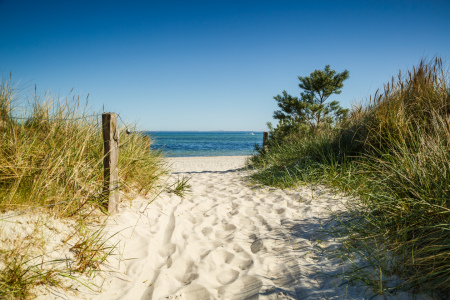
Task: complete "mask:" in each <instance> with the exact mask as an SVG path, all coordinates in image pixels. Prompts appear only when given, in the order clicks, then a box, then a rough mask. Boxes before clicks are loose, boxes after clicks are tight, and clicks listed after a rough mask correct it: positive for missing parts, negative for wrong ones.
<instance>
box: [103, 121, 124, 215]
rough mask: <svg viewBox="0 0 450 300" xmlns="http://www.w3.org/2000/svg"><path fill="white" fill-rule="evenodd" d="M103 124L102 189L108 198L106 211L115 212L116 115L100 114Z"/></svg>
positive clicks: (117, 193)
mask: <svg viewBox="0 0 450 300" xmlns="http://www.w3.org/2000/svg"><path fill="white" fill-rule="evenodd" d="M102 124H103V148H104V150H105V151H104V153H105V157H104V158H103V166H104V177H103V178H104V187H103V191H104V192H105V194H106V196H107V197H108V198H109V202H108V212H109V213H111V214H113V213H115V212H117V207H118V206H119V202H120V194H119V170H118V168H117V165H118V163H119V128H118V126H117V116H116V114H114V113H104V114H103V115H102Z"/></svg>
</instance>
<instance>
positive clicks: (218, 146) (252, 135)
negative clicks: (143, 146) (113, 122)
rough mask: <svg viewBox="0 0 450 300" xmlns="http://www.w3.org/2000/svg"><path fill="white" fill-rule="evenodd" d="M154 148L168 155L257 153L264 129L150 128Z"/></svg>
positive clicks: (148, 133)
mask: <svg viewBox="0 0 450 300" xmlns="http://www.w3.org/2000/svg"><path fill="white" fill-rule="evenodd" d="M145 134H147V135H149V136H150V137H151V138H152V145H151V148H152V149H156V150H163V151H164V152H165V154H166V156H171V157H185V156H232V155H252V154H255V151H254V149H255V144H259V145H260V146H261V145H262V140H263V133H262V132H251V131H214V132H212V131H207V132H197V131H195V132H194V131H192V132H191V131H147V132H145Z"/></svg>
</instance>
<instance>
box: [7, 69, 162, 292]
mask: <svg viewBox="0 0 450 300" xmlns="http://www.w3.org/2000/svg"><path fill="white" fill-rule="evenodd" d="M119 128H120V133H119V136H120V139H119V165H118V169H119V180H120V191H121V193H122V194H123V198H127V197H128V198H133V197H134V196H135V195H136V194H143V195H156V194H157V193H158V192H159V191H160V190H161V189H164V182H162V181H161V180H160V179H161V177H162V176H163V175H164V174H166V173H167V165H166V162H165V161H164V158H163V157H162V153H161V152H158V151H153V150H150V143H151V141H150V138H148V137H146V136H144V135H143V134H141V133H139V132H136V130H135V126H134V125H130V124H123V123H121V125H120V127H119ZM126 129H131V130H129V131H132V132H133V134H127V133H126ZM0 135H1V136H0V140H1V144H0V212H1V213H2V215H1V217H0V219H1V220H0V222H2V223H3V224H1V225H5V224H6V225H8V224H9V223H10V222H15V218H16V217H17V216H19V215H21V214H22V213H23V214H24V215H30V214H31V215H33V214H35V215H36V214H37V215H42V216H46V217H48V218H56V219H60V220H62V221H65V220H66V221H67V222H72V223H73V226H72V227H71V228H72V229H73V231H72V232H71V234H70V238H69V239H68V240H67V241H66V243H68V244H70V245H71V246H70V247H71V248H70V253H72V255H71V256H70V258H68V260H64V261H60V260H58V262H57V263H56V262H55V260H53V259H49V258H48V257H47V254H46V253H40V254H36V253H35V252H33V251H32V250H33V249H34V248H35V247H37V246H36V245H40V247H41V248H42V247H43V246H42V245H44V244H46V243H48V242H49V241H48V240H47V239H45V238H43V237H39V238H38V237H37V235H33V234H28V235H25V236H18V237H11V236H8V234H10V233H8V231H7V230H6V229H5V228H7V226H6V225H5V226H1V227H0V274H2V275H1V276H0V298H2V299H28V298H30V297H32V296H33V290H34V289H35V288H36V287H38V286H42V285H45V284H50V285H51V286H58V285H61V286H63V281H64V280H65V279H67V278H71V277H74V274H76V273H80V274H84V275H85V276H90V274H91V273H90V272H92V271H98V270H100V265H101V264H102V262H104V261H105V260H106V259H107V257H108V256H109V255H111V253H112V249H113V248H114V247H113V246H111V245H109V244H108V243H107V242H106V241H107V239H108V237H106V236H104V235H103V234H102V228H103V227H102V226H100V227H98V226H97V227H93V226H90V225H89V223H92V222H91V221H93V220H94V221H95V220H99V219H100V220H104V219H105V218H106V215H107V212H106V210H105V206H107V203H106V202H107V198H106V197H105V195H104V194H103V192H102V190H103V156H104V153H103V138H102V123H101V114H99V113H93V112H91V111H90V109H89V104H88V101H87V99H86V101H80V99H79V97H76V96H69V97H65V98H63V99H62V100H60V99H59V98H58V97H56V96H53V95H51V94H49V93H44V94H43V95H40V94H39V93H38V92H37V91H36V88H35V90H34V92H33V93H32V95H31V96H27V95H25V96H23V89H21V88H18V87H17V86H16V85H14V84H13V83H12V80H11V78H7V79H4V80H3V82H2V83H1V85H0ZM33 224H34V225H33V226H35V227H36V228H35V229H34V230H37V231H39V230H40V229H42V228H41V227H45V226H47V225H45V222H38V223H33ZM30 226H31V225H30ZM4 227H5V228H4ZM11 239H13V240H14V243H10V242H9V241H10V240H11ZM69 240H70V242H69ZM44 248H45V247H44ZM30 249H31V250H30ZM37 261H39V263H37ZM62 266H63V267H62ZM77 280H78V279H77Z"/></svg>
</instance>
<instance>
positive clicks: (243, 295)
mask: <svg viewBox="0 0 450 300" xmlns="http://www.w3.org/2000/svg"><path fill="white" fill-rule="evenodd" d="M261 287H262V281H261V280H260V279H258V278H256V277H253V276H244V277H241V278H239V279H237V280H236V281H234V282H233V283H231V284H229V285H226V286H223V287H221V288H220V289H219V295H220V298H222V299H246V300H251V299H255V300H256V299H259V291H260V289H261Z"/></svg>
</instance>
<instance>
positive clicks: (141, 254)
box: [47, 157, 408, 300]
mask: <svg viewBox="0 0 450 300" xmlns="http://www.w3.org/2000/svg"><path fill="white" fill-rule="evenodd" d="M245 159H246V158H245V157H211V158H173V159H171V162H172V165H173V175H172V179H171V180H175V179H176V178H177V177H180V176H183V175H187V176H191V180H190V182H189V183H190V184H191V186H192V192H191V193H190V195H188V196H187V197H186V198H185V199H182V198H180V197H178V196H176V195H174V194H169V193H166V194H163V195H161V196H160V197H158V198H157V199H156V200H155V201H154V202H153V203H152V204H150V205H148V200H147V199H136V200H134V201H133V202H132V203H131V204H126V203H124V204H123V205H122V207H121V209H120V213H119V214H117V215H116V216H115V217H114V218H113V219H111V221H110V223H109V225H108V228H107V230H108V232H109V233H116V232H118V234H116V235H115V236H113V237H112V238H111V242H113V243H116V242H117V243H118V248H119V250H120V254H121V255H120V257H116V258H112V259H111V260H110V267H111V270H113V271H115V272H116V273H112V274H110V275H108V276H107V277H106V278H104V282H101V280H103V279H102V278H99V276H97V279H96V280H97V283H102V284H103V291H102V293H93V292H88V291H86V290H84V291H83V293H80V295H78V296H77V297H78V298H85V299H108V300H111V299H130V300H131V299H133V300H134V299H141V300H151V299H186V300H187V299H189V300H203V299H239V300H240V299H366V298H367V299H369V297H370V296H372V295H371V294H370V293H367V294H366V288H365V287H355V286H348V285H345V284H344V285H342V281H341V280H340V279H339V278H337V277H334V276H332V275H334V274H336V273H337V272H338V271H339V270H340V268H342V264H341V262H340V261H339V260H338V259H335V260H332V259H330V258H329V257H327V255H324V253H325V252H326V250H330V249H333V248H334V247H336V246H338V241H336V240H335V239H334V238H333V237H332V236H328V235H324V234H323V233H322V230H323V229H324V228H323V226H325V229H326V228H329V227H330V226H333V225H334V224H333V223H331V224H329V223H328V221H329V216H330V211H335V210H338V209H340V208H342V205H341V202H342V201H345V200H346V199H345V197H342V196H339V197H337V196H336V195H335V194H333V193H331V191H330V190H327V189H325V188H322V187H316V188H313V189H311V188H307V187H304V188H299V189H297V190H295V191H294V190H292V191H288V190H280V189H274V188H265V187H255V186H253V185H251V184H249V182H248V179H247V175H248V173H247V171H245V170H242V169H239V168H241V167H242V166H243V165H244V161H245ZM326 274H327V275H326ZM330 275H331V276H330ZM47 296H49V295H47ZM397 296H398V298H396V299H408V295H407V294H406V293H404V294H402V295H397ZM374 299H385V298H383V297H381V296H379V297H376V298H374ZM393 299H394V298H393Z"/></svg>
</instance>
